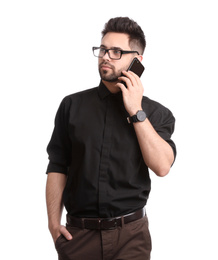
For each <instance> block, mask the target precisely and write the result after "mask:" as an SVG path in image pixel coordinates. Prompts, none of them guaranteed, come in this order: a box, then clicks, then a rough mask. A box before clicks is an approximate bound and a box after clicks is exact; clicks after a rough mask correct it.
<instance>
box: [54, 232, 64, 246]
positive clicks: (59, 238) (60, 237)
mask: <svg viewBox="0 0 218 260" xmlns="http://www.w3.org/2000/svg"><path fill="white" fill-rule="evenodd" d="M62 238H63V235H62V234H60V236H59V237H58V238H57V239H56V241H55V248H56V249H57V247H58V244H59V241H60V240H61V239H62Z"/></svg>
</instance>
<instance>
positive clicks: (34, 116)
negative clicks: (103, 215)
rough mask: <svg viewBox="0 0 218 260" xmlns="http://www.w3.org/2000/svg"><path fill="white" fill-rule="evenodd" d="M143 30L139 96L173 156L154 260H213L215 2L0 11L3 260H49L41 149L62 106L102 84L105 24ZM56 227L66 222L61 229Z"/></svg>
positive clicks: (169, 0)
mask: <svg viewBox="0 0 218 260" xmlns="http://www.w3.org/2000/svg"><path fill="white" fill-rule="evenodd" d="M116 16H129V17H130V18H133V19H134V20H135V21H137V22H138V23H139V25H140V26H141V27H142V28H143V30H144V32H145V35H146V39H147V48H146V51H145V55H144V60H143V64H144V66H145V67H146V70H145V73H144V75H143V77H142V82H143V84H144V87H145V92H144V95H146V96H148V97H150V98H152V99H154V100H157V101H159V102H160V103H162V104H163V105H165V106H167V107H168V108H169V109H170V110H171V111H172V112H173V113H174V115H175V117H176V119H177V121H176V131H175V134H174V136H173V140H174V141H175V142H176V144H177V150H178V156H177V160H176V163H175V165H174V166H173V168H172V170H171V172H170V174H169V175H168V176H167V177H165V178H158V177H156V176H155V175H154V174H153V173H151V177H152V192H151V195H150V199H149V202H148V205H147V214H148V217H149V220H150V231H151V235H152V240H153V251H152V259H153V260H165V259H166V260H175V259H176V260H184V259H185V260H193V259H198V260H205V259H209V260H217V259H218V251H217V241H218V237H217V234H218V224H217V220H218V210H217V204H218V203H217V199H218V191H217V185H218V183H217V179H218V178H217V174H218V169H217V145H218V141H217V131H218V129H217V128H218V127H217V112H218V107H217V91H216V89H217V87H218V79H217V68H218V66H217V65H218V62H217V61H218V51H217V49H218V38H217V24H218V18H217V7H216V1H215V0H214V1H212V0H207V1H206V0H205V1H201V0H198V1H197V0H196V1H194V0H183V1H176V0H165V1H162V0H152V1H148V0H143V1H140V0H137V1H117V0H116V1H113V0H111V1H106V2H104V1H102V0H101V1H82V0H81V1H69V0H68V1H55V0H52V1H49V0H38V1H31V0H28V1H27V0H26V1H24V0H19V1H11V0H2V1H1V2H0V87H1V88H0V91H1V94H0V106H1V107H0V113H1V114H0V119H1V128H0V131H1V135H0V138H1V157H0V158H1V182H0V192H1V194H0V199H1V204H0V205H1V215H0V218H1V221H0V223H1V228H0V230H1V238H0V239H1V256H4V259H20V258H22V259H26V260H30V259H31V260H35V259H37V260H39V259H46V260H53V259H57V256H56V252H55V249H54V247H53V243H52V240H51V237H50V234H49V232H48V230H47V213H46V205H45V182H46V175H45V170H46V166H47V163H48V160H47V154H46V146H47V143H48V141H49V139H50V136H51V132H52V130H53V122H54V116H55V113H56V110H57V108H58V106H59V103H60V102H61V100H62V98H63V97H64V96H66V95H68V94H71V93H74V92H77V91H80V90H83V89H87V88H91V87H95V86H97V85H98V83H99V81H100V79H99V75H98V70H97V59H96V58H94V57H93V55H92V51H91V47H92V46H98V45H99V43H100V39H101V34H100V33H101V30H102V29H103V26H104V24H105V22H107V21H108V19H110V18H111V17H116ZM63 223H64V222H63Z"/></svg>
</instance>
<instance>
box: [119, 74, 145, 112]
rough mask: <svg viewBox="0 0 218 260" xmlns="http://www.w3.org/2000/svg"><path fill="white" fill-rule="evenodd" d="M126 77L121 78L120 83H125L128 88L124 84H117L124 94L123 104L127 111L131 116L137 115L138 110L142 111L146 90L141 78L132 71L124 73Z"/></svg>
mask: <svg viewBox="0 0 218 260" xmlns="http://www.w3.org/2000/svg"><path fill="white" fill-rule="evenodd" d="M122 74H123V75H124V76H121V77H119V80H120V81H124V82H125V83H126V86H127V87H125V86H124V84H122V83H117V87H119V88H120V89H121V91H122V93H123V102H124V106H125V108H126V111H127V112H128V113H129V115H130V116H133V115H135V114H136V113H137V111H138V110H142V97H143V92H144V88H143V85H142V83H141V80H140V78H139V77H138V75H136V74H135V73H134V72H132V71H122Z"/></svg>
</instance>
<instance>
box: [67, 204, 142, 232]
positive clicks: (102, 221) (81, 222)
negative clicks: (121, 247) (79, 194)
mask: <svg viewBox="0 0 218 260" xmlns="http://www.w3.org/2000/svg"><path fill="white" fill-rule="evenodd" d="M144 216H145V214H144V210H143V209H140V210H137V211H135V212H132V213H130V214H127V215H124V216H119V217H115V218H76V217H72V216H70V215H69V214H68V215H67V224H68V225H69V226H72V227H78V228H82V229H84V228H85V229H97V230H108V229H116V228H117V227H121V226H122V225H123V224H128V223H130V222H133V221H136V220H138V219H141V218H143V217H144Z"/></svg>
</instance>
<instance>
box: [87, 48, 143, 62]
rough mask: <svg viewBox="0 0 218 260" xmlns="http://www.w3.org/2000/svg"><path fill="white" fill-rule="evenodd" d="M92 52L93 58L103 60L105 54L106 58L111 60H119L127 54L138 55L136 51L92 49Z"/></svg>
mask: <svg viewBox="0 0 218 260" xmlns="http://www.w3.org/2000/svg"><path fill="white" fill-rule="evenodd" d="M92 51H93V54H94V56H95V57H98V58H103V57H104V55H105V54H106V53H108V56H109V58H110V59H112V60H119V59H121V57H122V55H123V54H128V53H137V54H138V55H139V53H138V52H137V51H123V50H119V49H105V48H102V47H92Z"/></svg>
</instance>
